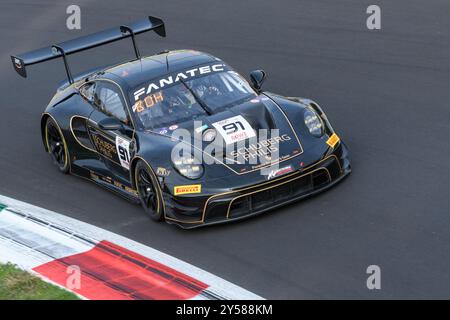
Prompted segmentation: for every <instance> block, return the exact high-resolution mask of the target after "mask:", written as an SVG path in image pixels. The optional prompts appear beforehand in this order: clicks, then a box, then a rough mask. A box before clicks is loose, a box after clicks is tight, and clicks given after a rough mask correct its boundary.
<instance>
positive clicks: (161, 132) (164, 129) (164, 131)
mask: <svg viewBox="0 0 450 320" xmlns="http://www.w3.org/2000/svg"><path fill="white" fill-rule="evenodd" d="M167 132H169V130H168V129H167V128H162V129H161V130H159V133H160V134H166V133H167Z"/></svg>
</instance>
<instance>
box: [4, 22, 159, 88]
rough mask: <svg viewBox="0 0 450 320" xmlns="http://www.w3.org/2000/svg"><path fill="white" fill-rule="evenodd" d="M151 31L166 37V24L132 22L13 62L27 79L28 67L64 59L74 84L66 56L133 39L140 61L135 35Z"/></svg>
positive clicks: (23, 56)
mask: <svg viewBox="0 0 450 320" xmlns="http://www.w3.org/2000/svg"><path fill="white" fill-rule="evenodd" d="M151 30H153V31H155V32H156V33H157V34H158V35H159V36H161V37H165V36H166V29H165V27H164V22H163V21H162V20H161V19H159V18H156V17H150V16H149V17H148V18H146V19H142V20H138V21H135V22H132V23H131V24H129V25H122V26H120V27H116V28H111V29H108V30H104V31H101V32H97V33H93V34H90V35H87V36H83V37H79V38H75V39H72V40H68V41H65V42H61V43H58V44H54V45H52V46H49V47H45V48H41V49H37V50H34V51H30V52H26V53H22V54H19V55H16V56H11V60H12V64H13V66H14V69H15V70H16V71H17V73H18V74H20V75H21V76H22V77H24V78H26V77H27V71H26V68H25V67H26V66H29V65H33V64H36V63H40V62H44V61H48V60H52V59H56V58H61V57H62V58H63V61H64V65H65V68H66V73H67V78H68V79H69V83H73V77H72V73H71V72H70V69H69V65H68V63H67V58H66V56H68V55H70V54H73V53H77V52H80V51H83V50H88V49H91V48H95V47H98V46H102V45H104V44H107V43H111V42H114V41H118V40H122V39H125V38H128V37H131V39H132V41H133V47H134V52H135V54H136V59H140V54H139V50H138V48H137V46H136V39H135V35H136V34H139V33H143V32H146V31H151Z"/></svg>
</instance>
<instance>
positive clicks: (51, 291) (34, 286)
mask: <svg viewBox="0 0 450 320" xmlns="http://www.w3.org/2000/svg"><path fill="white" fill-rule="evenodd" d="M77 299H79V298H78V297H77V296H76V295H74V294H73V293H70V292H68V291H66V290H64V289H61V288H59V287H57V286H54V285H52V284H49V283H47V282H45V281H43V280H41V279H39V278H38V277H36V276H34V275H32V274H30V273H28V272H26V271H23V270H20V269H19V268H17V267H15V266H14V265H12V264H10V263H8V264H0V300H77Z"/></svg>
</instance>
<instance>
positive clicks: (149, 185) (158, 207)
mask: <svg viewBox="0 0 450 320" xmlns="http://www.w3.org/2000/svg"><path fill="white" fill-rule="evenodd" d="M134 177H135V183H136V189H137V191H138V195H139V199H140V201H141V205H142V207H143V208H144V210H145V212H146V213H147V214H148V215H149V216H150V217H151V218H152V219H153V220H155V221H162V220H164V215H163V212H164V210H163V202H162V199H161V197H160V195H159V193H158V192H159V190H158V181H157V179H156V176H155V174H154V173H153V170H152V169H151V168H150V167H149V166H148V165H147V163H145V162H144V161H139V162H138V163H137V164H136V167H135V171H134Z"/></svg>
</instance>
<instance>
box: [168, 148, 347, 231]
mask: <svg viewBox="0 0 450 320" xmlns="http://www.w3.org/2000/svg"><path fill="white" fill-rule="evenodd" d="M350 172H351V165H350V160H349V158H348V150H347V148H346V146H345V144H344V143H343V142H341V143H340V144H339V145H338V146H337V147H336V148H335V149H334V150H333V151H332V152H331V153H329V154H327V155H325V156H324V157H323V158H322V159H321V160H319V161H317V162H316V163H314V164H313V165H310V166H309V167H306V168H303V169H301V170H297V171H295V172H292V173H289V174H286V175H284V176H282V177H279V178H275V179H273V180H269V181H264V182H262V183H258V184H254V185H251V186H247V187H245V188H239V189H236V190H230V191H226V192H223V193H218V194H214V195H212V196H209V197H204V196H203V197H202V196H198V197H192V198H190V199H189V200H186V199H183V201H184V202H183V201H180V199H175V197H171V198H170V199H167V200H168V201H166V203H167V204H168V205H167V204H166V213H165V218H166V221H167V222H168V223H173V224H176V225H178V226H180V227H182V228H185V229H190V228H195V227H199V226H205V225H212V224H218V223H224V222H230V221H236V220H240V219H244V218H248V217H251V216H254V215H257V214H260V213H263V212H266V211H268V210H271V209H274V208H277V207H280V206H283V205H286V204H289V203H292V202H295V201H298V200H300V199H303V198H305V197H308V196H311V195H314V194H316V193H319V192H321V191H324V190H326V189H328V188H330V187H332V186H333V185H335V184H336V183H338V182H339V181H341V180H342V179H343V178H344V177H346V176H347V175H348V174H349V173H350Z"/></svg>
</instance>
